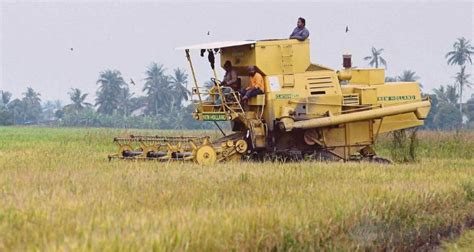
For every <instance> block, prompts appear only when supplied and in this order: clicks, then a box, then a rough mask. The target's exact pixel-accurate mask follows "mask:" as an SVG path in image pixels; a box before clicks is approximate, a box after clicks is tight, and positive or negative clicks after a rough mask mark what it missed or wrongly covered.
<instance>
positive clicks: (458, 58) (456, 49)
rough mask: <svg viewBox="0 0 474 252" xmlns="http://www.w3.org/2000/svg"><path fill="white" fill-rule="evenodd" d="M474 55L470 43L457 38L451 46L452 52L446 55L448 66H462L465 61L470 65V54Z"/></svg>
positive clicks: (473, 48) (464, 39) (473, 49)
mask: <svg viewBox="0 0 474 252" xmlns="http://www.w3.org/2000/svg"><path fill="white" fill-rule="evenodd" d="M473 53H474V47H473V46H471V41H469V40H467V39H466V38H464V37H462V38H458V39H457V41H456V42H454V44H453V50H452V51H450V52H448V53H447V54H446V56H445V57H446V58H447V59H448V65H454V64H456V65H459V66H463V65H464V64H466V62H467V61H469V63H471V64H472V59H471V54H473Z"/></svg>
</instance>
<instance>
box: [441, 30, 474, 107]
mask: <svg viewBox="0 0 474 252" xmlns="http://www.w3.org/2000/svg"><path fill="white" fill-rule="evenodd" d="M473 53H474V47H473V46H472V45H471V41H469V40H467V39H466V38H464V37H462V38H458V39H457V41H456V42H454V44H453V50H452V51H450V52H448V53H447V54H446V56H445V57H446V58H447V59H448V65H454V64H456V65H458V66H460V67H461V71H460V72H458V73H457V74H456V76H455V77H454V78H455V80H456V82H455V84H456V85H458V86H459V93H460V95H459V110H460V111H461V113H462V93H463V91H464V86H467V87H471V83H470V82H469V80H468V79H469V76H470V74H466V73H465V65H466V63H467V62H469V63H470V64H472V59H471V54H473Z"/></svg>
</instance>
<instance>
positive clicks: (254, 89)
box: [240, 66, 265, 104]
mask: <svg viewBox="0 0 474 252" xmlns="http://www.w3.org/2000/svg"><path fill="white" fill-rule="evenodd" d="M248 71H249V76H250V83H249V85H248V87H247V88H245V89H242V90H241V91H240V94H241V96H242V102H243V103H244V104H247V102H248V99H250V98H252V97H255V96H257V95H259V94H263V93H265V83H264V81H263V77H262V75H261V74H260V73H258V72H257V69H256V68H255V66H250V67H249V69H248Z"/></svg>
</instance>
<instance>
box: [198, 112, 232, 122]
mask: <svg viewBox="0 0 474 252" xmlns="http://www.w3.org/2000/svg"><path fill="white" fill-rule="evenodd" d="M202 120H203V121H226V120H227V116H226V114H225V113H218V114H216V113H212V114H202Z"/></svg>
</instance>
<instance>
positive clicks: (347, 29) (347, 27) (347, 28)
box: [346, 25, 349, 33]
mask: <svg viewBox="0 0 474 252" xmlns="http://www.w3.org/2000/svg"><path fill="white" fill-rule="evenodd" d="M348 31H349V26H348V25H346V33H347V32H348Z"/></svg>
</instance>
